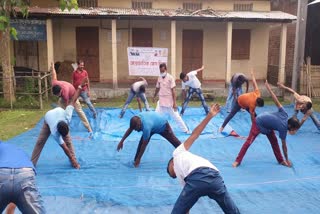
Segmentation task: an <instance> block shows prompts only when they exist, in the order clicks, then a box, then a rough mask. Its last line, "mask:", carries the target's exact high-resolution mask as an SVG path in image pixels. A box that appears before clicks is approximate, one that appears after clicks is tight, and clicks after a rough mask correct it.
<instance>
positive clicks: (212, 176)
mask: <svg viewBox="0 0 320 214" xmlns="http://www.w3.org/2000/svg"><path fill="white" fill-rule="evenodd" d="M219 111H220V106H219V105H218V104H214V105H212V106H211V108H210V111H209V113H208V114H207V116H206V117H205V118H204V119H203V120H202V121H201V123H200V124H199V125H198V126H197V127H196V128H195V129H194V130H193V132H192V134H191V135H190V137H188V139H187V140H186V141H185V142H184V143H183V144H181V145H180V146H179V147H178V148H176V149H175V150H174V152H173V158H171V159H170V160H169V162H168V166H167V172H168V174H169V176H170V177H172V178H178V180H179V181H180V183H181V184H182V185H183V190H182V191H181V194H180V196H179V197H178V199H177V201H176V203H175V205H174V207H173V210H172V212H171V213H173V214H178V213H179V214H180V213H181V214H182V213H183V214H185V213H188V212H189V210H190V209H191V208H192V207H193V205H194V204H195V203H196V202H197V201H198V199H199V198H200V197H202V196H208V197H209V198H211V199H213V200H215V201H216V202H217V203H218V205H219V206H220V207H221V209H222V210H223V212H224V213H230V214H237V213H240V211H239V209H238V208H237V206H236V205H235V203H234V201H233V200H232V198H231V196H230V195H229V192H228V190H227V188H226V186H225V184H224V181H223V179H222V177H221V175H220V173H219V170H218V169H217V168H216V167H215V166H214V165H213V164H212V163H210V162H209V161H208V160H206V159H204V158H202V157H200V156H198V155H194V154H192V153H191V152H189V149H190V147H191V146H192V144H193V143H194V142H195V141H196V139H197V138H198V137H199V135H200V134H201V132H202V131H203V130H204V128H205V127H206V126H207V124H208V123H209V121H210V120H211V119H212V118H213V117H214V116H215V115H217V114H218V113H219Z"/></svg>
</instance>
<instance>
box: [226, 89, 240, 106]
mask: <svg viewBox="0 0 320 214" xmlns="http://www.w3.org/2000/svg"><path fill="white" fill-rule="evenodd" d="M241 94H242V87H240V88H237V89H236V95H237V97H236V99H235V98H234V96H233V93H232V84H229V92H228V97H227V101H226V109H227V112H231V110H232V108H233V106H234V105H235V103H236V101H237V99H238V97H239V96H240V95H241Z"/></svg>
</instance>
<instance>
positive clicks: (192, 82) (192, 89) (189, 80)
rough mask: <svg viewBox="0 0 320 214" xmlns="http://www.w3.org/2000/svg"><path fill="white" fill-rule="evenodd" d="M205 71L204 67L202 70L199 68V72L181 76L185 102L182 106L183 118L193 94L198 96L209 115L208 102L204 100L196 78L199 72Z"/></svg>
mask: <svg viewBox="0 0 320 214" xmlns="http://www.w3.org/2000/svg"><path fill="white" fill-rule="evenodd" d="M203 69H204V66H202V67H201V68H199V69H197V70H194V71H190V72H189V73H187V74H185V73H181V74H180V79H181V80H182V82H181V84H182V96H183V100H184V102H183V104H182V109H181V111H180V114H181V116H182V115H183V114H184V111H185V110H186V108H187V106H188V103H189V101H190V99H191V96H192V94H193V93H197V94H198V96H199V98H200V100H201V103H202V106H203V108H204V110H205V112H206V114H208V112H209V108H208V105H207V103H206V101H205V100H204V96H203V93H202V90H201V83H200V81H199V79H198V78H197V76H196V75H197V74H198V72H200V71H203ZM186 86H189V89H188V93H187V96H186Z"/></svg>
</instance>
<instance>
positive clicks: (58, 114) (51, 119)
mask: <svg viewBox="0 0 320 214" xmlns="http://www.w3.org/2000/svg"><path fill="white" fill-rule="evenodd" d="M84 82H85V80H83V82H82V84H83V83H84ZM80 93H81V88H80V87H79V88H77V90H76V91H75V93H74V94H73V97H72V99H71V102H70V103H69V105H68V106H67V107H66V109H63V108H61V107H56V108H54V109H51V110H49V111H48V112H47V113H46V114H45V116H44V123H43V126H42V128H41V130H40V134H39V137H38V139H37V142H36V145H35V146H34V149H33V152H32V156H31V161H32V163H33V164H34V166H36V165H37V162H38V159H39V157H40V154H41V151H42V149H43V147H44V145H45V144H46V142H47V140H48V138H49V136H50V135H52V136H53V138H54V139H55V141H56V142H57V143H58V144H59V146H60V147H61V148H62V150H63V151H64V153H65V154H66V155H67V157H68V158H69V160H70V162H71V165H72V167H74V168H76V169H79V168H80V165H79V163H78V161H77V159H76V156H75V152H74V148H73V144H72V140H71V136H70V132H69V123H70V121H71V118H72V113H73V109H74V107H73V105H74V104H75V103H76V102H77V100H78V97H79V96H80Z"/></svg>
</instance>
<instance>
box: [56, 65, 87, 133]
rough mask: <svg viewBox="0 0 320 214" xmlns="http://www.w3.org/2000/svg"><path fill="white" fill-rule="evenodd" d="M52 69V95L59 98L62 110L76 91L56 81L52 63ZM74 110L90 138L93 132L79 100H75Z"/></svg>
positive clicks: (65, 83) (67, 84)
mask: <svg viewBox="0 0 320 214" xmlns="http://www.w3.org/2000/svg"><path fill="white" fill-rule="evenodd" d="M51 69H52V93H53V94H54V95H55V96H57V97H59V105H60V106H61V107H62V108H64V109H65V108H66V107H67V106H68V105H69V104H70V102H71V100H72V97H73V95H74V94H75V93H76V89H75V88H74V87H73V85H72V84H71V83H69V82H66V81H60V80H58V79H57V72H56V69H55V68H54V65H53V63H52V65H51ZM81 87H82V86H81V85H79V86H78V88H81ZM74 110H75V111H76V112H77V113H78V115H79V117H80V120H81V121H82V123H83V125H84V126H85V127H86V128H87V130H88V132H89V136H90V137H91V136H92V134H93V132H92V129H91V126H90V123H89V121H88V119H87V117H86V115H85V113H84V112H83V110H82V107H81V104H80V102H79V100H78V99H77V100H76V102H75V104H74Z"/></svg>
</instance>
